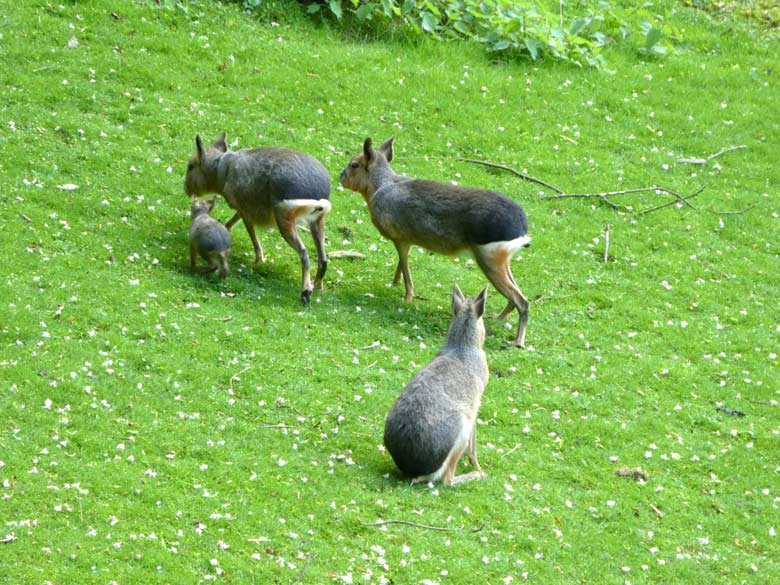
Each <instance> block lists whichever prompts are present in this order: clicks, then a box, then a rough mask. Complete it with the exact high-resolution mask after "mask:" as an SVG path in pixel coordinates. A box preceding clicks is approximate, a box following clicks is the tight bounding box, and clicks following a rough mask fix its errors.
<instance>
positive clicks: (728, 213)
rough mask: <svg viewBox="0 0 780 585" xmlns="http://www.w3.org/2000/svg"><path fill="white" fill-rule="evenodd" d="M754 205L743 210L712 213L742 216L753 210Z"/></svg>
mask: <svg viewBox="0 0 780 585" xmlns="http://www.w3.org/2000/svg"><path fill="white" fill-rule="evenodd" d="M755 207H756V205H755V204H753V205H751V206H749V207H746V208H745V209H740V210H739V211H713V212H712V213H716V214H718V215H742V214H743V213H747V212H748V211H750V210H751V209H753V208H755Z"/></svg>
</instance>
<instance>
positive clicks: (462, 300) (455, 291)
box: [452, 282, 466, 315]
mask: <svg viewBox="0 0 780 585" xmlns="http://www.w3.org/2000/svg"><path fill="white" fill-rule="evenodd" d="M465 306H466V297H464V296H463V292H462V291H461V290H460V287H459V286H458V283H457V282H456V283H454V284H453V286H452V314H453V315H457V314H458V313H460V312H461V311H462V310H463V308H464V307H465Z"/></svg>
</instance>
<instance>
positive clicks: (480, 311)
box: [474, 286, 488, 317]
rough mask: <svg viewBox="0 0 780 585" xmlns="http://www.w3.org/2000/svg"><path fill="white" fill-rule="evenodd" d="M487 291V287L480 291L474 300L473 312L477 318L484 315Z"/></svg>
mask: <svg viewBox="0 0 780 585" xmlns="http://www.w3.org/2000/svg"><path fill="white" fill-rule="evenodd" d="M487 291H488V287H487V286H486V287H485V288H483V289H482V292H480V293H479V294H478V295H477V297H476V298H475V299H474V311H475V312H476V314H477V317H481V316H482V315H484V314H485V304H486V303H487Z"/></svg>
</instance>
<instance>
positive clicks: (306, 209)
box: [277, 199, 331, 222]
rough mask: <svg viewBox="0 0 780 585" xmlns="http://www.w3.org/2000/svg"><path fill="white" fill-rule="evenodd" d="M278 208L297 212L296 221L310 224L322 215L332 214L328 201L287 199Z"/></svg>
mask: <svg viewBox="0 0 780 585" xmlns="http://www.w3.org/2000/svg"><path fill="white" fill-rule="evenodd" d="M277 205H278V207H279V208H281V209H282V210H284V211H292V210H296V211H297V214H296V221H306V222H310V221H313V220H315V219H317V218H318V217H320V216H321V215H327V214H328V213H330V209H331V205H330V200H328V199H287V200H286V201H280V202H279V203H278V204H277Z"/></svg>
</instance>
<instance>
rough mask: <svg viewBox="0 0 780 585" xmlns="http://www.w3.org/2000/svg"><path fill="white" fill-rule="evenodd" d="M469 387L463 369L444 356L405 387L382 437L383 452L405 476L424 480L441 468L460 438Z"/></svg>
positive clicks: (471, 382)
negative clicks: (384, 448) (422, 477)
mask: <svg viewBox="0 0 780 585" xmlns="http://www.w3.org/2000/svg"><path fill="white" fill-rule="evenodd" d="M473 386H474V379H473V376H472V375H471V374H469V373H468V371H467V370H466V368H465V366H464V365H463V364H462V363H461V362H459V361H457V360H453V359H450V358H447V357H443V356H437V357H436V358H435V359H434V360H433V361H432V362H431V363H430V364H428V365H427V366H426V367H425V368H423V369H422V370H420V371H419V372H418V373H417V375H416V376H415V377H414V378H412V380H411V381H410V382H409V384H407V385H406V387H405V388H404V391H403V392H402V394H401V395H400V396H399V397H398V399H397V400H396V401H395V403H394V404H393V407H392V408H391V409H390V412H389V413H388V415H387V418H386V419H385V435H384V443H385V447H386V448H387V450H388V452H389V453H390V455H391V456H392V458H393V461H394V462H395V464H396V465H397V466H398V469H400V470H401V472H402V473H403V474H404V475H406V476H408V477H411V478H415V477H420V476H424V475H429V474H431V473H433V472H435V471H437V470H438V469H439V468H440V467H441V466H442V465H443V464H444V461H445V460H446V458H447V455H449V453H450V451H451V450H452V447H453V446H454V445H455V442H456V440H457V439H458V437H459V436H460V435H461V433H462V426H463V415H464V413H465V412H464V411H465V410H466V409H469V407H470V406H472V405H471V402H472V401H473V391H472V392H470V391H469V389H472V388H473ZM476 406H478V405H474V408H476ZM464 407H465V408H464Z"/></svg>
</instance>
